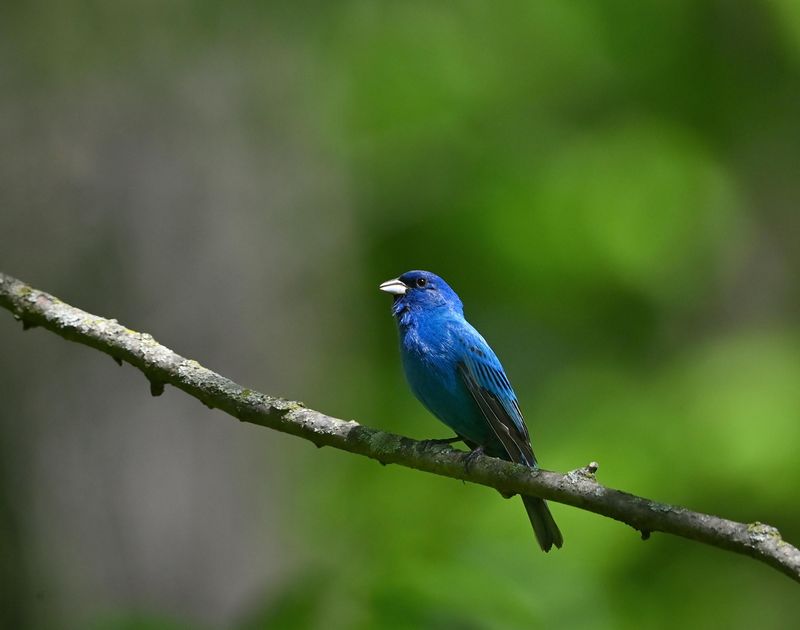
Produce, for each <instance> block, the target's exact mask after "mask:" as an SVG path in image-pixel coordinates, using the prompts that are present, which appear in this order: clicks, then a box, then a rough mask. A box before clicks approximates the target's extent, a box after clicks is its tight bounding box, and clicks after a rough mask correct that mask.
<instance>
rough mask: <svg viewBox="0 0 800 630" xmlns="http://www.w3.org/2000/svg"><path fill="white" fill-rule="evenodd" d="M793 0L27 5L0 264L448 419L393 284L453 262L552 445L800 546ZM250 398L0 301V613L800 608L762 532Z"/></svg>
mask: <svg viewBox="0 0 800 630" xmlns="http://www.w3.org/2000/svg"><path fill="white" fill-rule="evenodd" d="M799 6H800V5H799V4H798V3H797V2H796V0H759V1H755V2H744V1H738V0H734V1H729V2H720V1H714V0H672V1H671V2H655V1H649V0H645V1H643V2H636V3H631V2H627V1H621V0H611V1H610V2H601V3H598V2H588V1H584V0H574V1H570V2H563V1H561V0H545V1H543V2H522V1H508V2H502V3H490V2H478V1H469V2H462V3H443V2H403V3H390V2H377V1H373V0H354V1H350V0H348V1H343V2H303V1H301V2H295V3H265V2H256V1H253V2H245V1H236V0H233V1H231V0H229V1H227V2H212V1H206V2H186V1H177V2H170V3H161V2H141V1H136V2H133V1H128V0H123V1H120V2H113V3H108V2H86V1H77V0H62V1H60V2H53V1H47V0H44V1H36V0H33V1H29V2H24V3H22V2H11V3H6V4H4V6H3V8H2V9H0V85H1V86H2V91H0V146H2V150H1V151H0V269H2V270H3V271H5V272H6V273H10V274H12V275H16V276H18V277H20V278H22V279H23V280H25V281H27V282H30V283H31V284H33V285H34V286H37V287H39V288H42V289H44V290H47V291H49V292H52V293H54V294H55V295H57V296H59V297H61V298H62V299H64V300H66V301H68V302H70V303H73V304H75V305H78V306H80V307H82V308H84V309H86V310H88V311H90V312H94V313H97V314H100V315H103V316H106V317H115V318H117V319H119V320H120V321H121V322H123V323H124V324H126V325H128V326H130V327H132V328H134V329H137V330H143V331H147V332H150V333H152V334H153V335H154V336H155V337H156V338H157V339H158V340H160V341H161V342H163V343H165V344H167V345H168V346H170V347H172V348H173V349H175V350H176V351H177V352H179V353H182V354H184V355H187V356H190V357H192V358H195V359H197V360H199V361H201V362H202V363H204V364H206V365H207V366H209V367H211V368H212V369H215V370H217V371H219V372H222V373H223V374H225V375H227V376H229V377H231V378H233V379H235V380H236V381H238V382H240V383H242V384H244V385H246V386H248V387H253V388H256V389H259V390H261V391H264V392H267V393H270V394H274V395H282V396H286V397H290V398H295V399H299V400H302V401H304V402H305V403H306V404H308V405H310V406H312V407H314V408H316V409H320V410H323V411H325V412H327V413H330V414H332V415H336V416H339V417H342V418H355V419H358V420H359V421H361V422H364V423H366V424H369V425H372V426H376V427H380V428H383V429H387V430H391V431H396V432H400V433H404V434H407V435H410V436H413V437H417V438H426V437H443V436H445V435H447V432H446V430H444V428H443V427H441V426H439V425H438V424H437V423H436V422H435V421H434V420H433V419H432V418H431V417H430V416H429V415H428V414H427V413H426V412H425V411H424V410H423V409H422V408H421V407H420V406H419V405H418V404H417V402H416V401H415V400H414V399H413V398H412V397H411V395H410V393H409V392H408V390H407V388H406V386H405V383H404V382H403V376H402V373H401V370H400V365H399V360H398V356H397V341H396V333H395V329H394V324H393V322H392V320H391V318H390V315H389V298H388V297H387V296H385V295H383V294H380V293H379V292H378V291H377V290H376V288H377V285H378V283H379V282H381V281H383V280H386V279H388V278H391V277H395V276H396V275H398V274H400V273H401V272H403V271H406V270H408V269H411V268H425V269H431V270H434V271H436V272H438V273H439V274H440V275H443V276H444V277H445V278H446V279H448V280H449V281H450V283H451V284H452V285H453V287H454V288H455V289H456V290H457V291H458V292H459V293H460V295H461V297H462V298H463V300H464V302H465V304H466V310H467V315H468V317H469V318H470V319H471V321H472V322H473V323H474V324H476V325H477V327H478V328H479V329H480V330H481V331H482V332H483V333H484V335H485V336H486V337H487V338H488V340H489V341H490V343H492V345H493V346H494V348H495V349H496V351H497V352H498V354H499V355H500V356H501V357H502V359H503V361H504V364H505V367H506V369H507V371H508V372H509V374H510V375H511V379H512V381H513V382H514V384H515V386H516V389H517V392H518V394H519V397H520V399H521V403H522V407H523V409H524V410H525V412H526V416H527V419H528V424H529V426H530V429H531V433H532V435H533V439H534V446H535V448H536V450H537V452H538V453H539V455H540V459H541V460H542V462H543V465H544V466H545V467H547V468H551V469H555V470H562V471H564V470H569V469H572V468H576V467H578V466H582V465H585V464H586V463H587V462H589V461H590V460H593V459H594V460H597V461H599V462H600V464H601V468H600V472H599V478H600V480H601V481H603V482H605V483H607V484H610V485H612V486H615V487H619V488H623V489H625V490H628V491H630V492H634V493H638V494H643V495H645V496H649V497H653V498H657V499H659V500H661V501H666V502H673V503H678V504H683V505H686V506H688V507H691V508H694V509H698V510H701V511H708V512H712V513H717V514H720V515H724V516H726V517H729V518H733V519H737V520H742V521H746V522H751V521H755V520H761V521H765V522H768V523H770V524H773V525H775V526H777V527H779V528H780V530H781V531H782V532H783V534H784V536H785V537H786V538H787V539H788V540H791V541H794V542H795V543H798V542H800V501H798V487H799V485H800V466H798V447H799V446H800V422H799V420H800V327H799V326H798V319H797V318H798V314H800V285H799V284H798V280H800V248H799V247H798V237H799V236H800V213H798V205H799V204H800V168H799V167H800V116H799V115H798V114H799V112H800V10H799V9H798V7H799ZM553 511H554V513H555V516H556V518H557V520H558V522H559V524H560V525H561V528H562V530H563V532H564V535H565V539H566V545H565V547H564V548H563V549H562V550H561V551H558V552H554V553H551V554H549V555H544V554H542V553H540V552H539V551H538V549H537V546H536V544H535V542H534V539H533V536H532V533H531V531H530V526H529V524H528V523H527V519H526V518H525V514H524V510H523V509H522V506H521V505H520V504H519V502H518V501H503V500H502V499H501V498H500V497H499V496H498V495H497V493H495V492H492V491H490V490H487V489H484V488H479V487H472V486H467V485H464V484H461V483H458V482H455V481H452V480H447V479H442V478H436V477H432V476H429V475H424V474H421V473H417V472H413V471H409V470H405V469H401V468H399V467H391V466H390V467H385V468H384V467H381V466H378V465H377V464H375V463H374V462H370V461H368V460H364V459H360V458H357V457H355V456H352V455H348V454H344V453H341V452H336V451H333V450H330V449H323V450H317V449H315V448H313V446H311V445H309V444H307V443H304V442H302V441H300V440H297V439H295V438H291V437H288V436H285V435H282V434H278V433H273V432H270V431H267V430H263V429H258V428H255V427H251V426H246V425H242V424H240V423H238V422H235V421H232V420H231V419H229V418H227V417H226V416H224V415H222V414H221V413H220V412H217V411H211V410H208V409H206V408H205V407H204V406H202V405H201V404H199V403H198V402H197V401H195V400H193V399H191V398H189V397H187V396H185V395H183V394H182V393H180V392H177V391H175V390H174V389H170V388H168V389H167V391H166V393H165V394H164V395H163V396H162V397H160V398H151V396H150V394H149V393H148V384H147V382H146V381H145V379H144V378H143V377H142V376H141V375H140V374H139V373H138V372H136V371H135V370H133V369H132V368H130V367H129V366H124V367H122V368H119V367H117V366H115V365H114V363H113V362H112V361H111V359H109V358H108V357H107V356H104V355H102V354H99V353H97V352H95V351H93V350H89V349H87V348H85V347H81V346H78V345H74V344H68V343H66V342H64V341H62V340H60V339H58V338H57V337H55V336H54V335H52V334H49V333H46V332H43V331H41V330H33V331H29V332H26V333H24V334H23V332H22V330H21V326H20V325H19V323H18V322H15V321H14V320H13V319H12V318H11V317H10V315H8V314H6V315H2V313H0V627H3V628H20V629H24V628H48V629H49V628H55V629H60V628H89V629H102V630H117V629H131V630H133V629H139V628H146V629H150V630H160V629H173V628H198V629H215V628H230V629H234V630H258V629H261V628H325V629H333V630H336V629H346V628H364V629H369V628H441V629H449V628H453V629H455V628H468V629H476V630H479V629H498V630H500V629H506V628H510V629H514V628H526V629H527V628H593V629H598V628H601V629H602V628H641V627H650V628H674V627H704V628H710V627H725V628H752V627H759V628H786V627H792V626H793V625H794V624H796V620H797V618H798V615H800V597H798V591H797V585H796V584H794V583H793V582H791V581H790V580H789V579H787V578H786V577H784V576H782V575H780V574H779V573H777V572H776V571H774V570H772V569H769V568H767V567H766V566H762V565H760V564H758V563H756V562H754V561H752V560H749V559H745V558H742V557H738V556H734V555H732V554H729V553H725V552H722V551H719V550H716V549H712V548H708V547H705V546H703V545H699V544H696V543H692V542H689V541H685V540H682V539H677V538H672V537H668V536H663V535H654V536H653V538H652V539H651V540H650V541H648V542H641V541H640V540H639V538H638V536H637V533H636V532H634V531H633V530H631V529H630V528H628V527H626V526H624V525H621V524H619V523H616V522H613V521H611V520H608V519H604V518H600V517H598V516H595V515H592V514H589V513H585V512H581V511H578V510H575V509H571V508H567V507H564V506H559V505H555V506H554V507H553Z"/></svg>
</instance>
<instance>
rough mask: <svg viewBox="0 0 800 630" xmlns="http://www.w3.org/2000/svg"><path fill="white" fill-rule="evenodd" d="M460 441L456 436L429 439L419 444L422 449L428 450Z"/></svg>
mask: <svg viewBox="0 0 800 630" xmlns="http://www.w3.org/2000/svg"><path fill="white" fill-rule="evenodd" d="M460 441H461V438H460V437H458V436H457V435H456V436H454V437H450V438H431V439H429V440H420V441H419V443H420V444H422V447H423V448H428V447H430V446H441V445H442V444H453V443H455V442H460Z"/></svg>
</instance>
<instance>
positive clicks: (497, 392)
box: [380, 271, 564, 551]
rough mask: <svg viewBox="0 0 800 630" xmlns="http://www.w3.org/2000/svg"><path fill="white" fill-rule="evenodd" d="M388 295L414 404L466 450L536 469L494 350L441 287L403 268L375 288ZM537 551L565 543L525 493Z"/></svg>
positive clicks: (544, 510)
mask: <svg viewBox="0 0 800 630" xmlns="http://www.w3.org/2000/svg"><path fill="white" fill-rule="evenodd" d="M380 290H381V291H385V292H387V293H391V294H392V295H393V296H394V302H393V304H392V315H394V318H395V319H396V320H397V327H398V330H399V332H400V352H401V357H402V361H403V370H404V372H405V375H406V379H407V380H408V383H409V385H410V386H411V390H412V391H413V392H414V395H415V396H416V397H417V398H418V399H419V401H420V402H421V403H422V404H423V405H424V406H425V407H426V408H427V409H428V410H429V411H430V412H431V413H432V414H433V415H434V416H436V417H437V418H438V419H439V420H441V421H442V422H443V423H444V424H446V425H447V426H448V427H450V428H451V429H452V430H453V431H455V433H456V436H457V437H456V438H453V439H451V440H442V441H451V442H452V441H463V442H464V443H465V444H466V445H467V446H468V447H469V448H470V450H471V451H472V453H470V455H468V456H467V464H469V462H470V461H472V459H471V458H472V457H474V456H475V455H476V454H478V453H484V452H485V453H486V454H487V455H490V456H492V457H498V458H500V459H505V460H508V461H512V462H517V463H520V464H525V465H527V466H530V467H531V468H536V467H537V463H536V457H534V455H533V449H532V447H531V441H530V437H529V436H528V429H527V427H526V426H525V421H524V420H523V419H522V412H521V411H520V408H519V404H518V403H517V397H516V395H515V394H514V390H513V389H512V388H511V383H510V382H509V380H508V377H506V374H505V372H504V371H503V366H502V365H500V361H499V360H498V358H497V356H496V355H495V353H494V352H493V351H492V349H491V348H490V347H489V344H487V343H486V341H485V340H484V338H483V337H482V336H481V335H480V333H479V332H478V331H477V330H475V329H474V328H473V327H472V326H471V325H470V324H469V322H467V320H466V319H464V307H463V305H462V303H461V300H460V299H459V297H458V295H456V293H455V291H453V289H451V288H450V287H449V286H448V285H447V283H446V282H445V281H444V280H442V279H441V278H440V277H439V276H437V275H435V274H433V273H430V272H429V271H409V272H407V273H404V274H403V275H402V276H400V277H399V278H396V279H395V280H388V281H386V282H384V283H383V284H381V285H380ZM522 501H523V503H524V504H525V509H526V510H527V512H528V518H530V521H531V525H533V531H534V533H535V534H536V539H537V540H538V542H539V546H540V547H541V548H542V550H543V551H550V549H551V548H552V546H553V545H555V546H556V547H561V545H562V544H563V542H564V540H563V538H562V537H561V532H560V531H559V530H558V526H557V525H556V523H555V521H554V520H553V516H552V514H550V510H549V509H548V507H547V504H546V503H545V502H544V500H543V499H540V498H538V497H530V496H523V497H522Z"/></svg>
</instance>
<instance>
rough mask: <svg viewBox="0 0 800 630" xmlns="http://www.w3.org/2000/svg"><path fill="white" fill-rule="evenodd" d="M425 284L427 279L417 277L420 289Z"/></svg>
mask: <svg viewBox="0 0 800 630" xmlns="http://www.w3.org/2000/svg"><path fill="white" fill-rule="evenodd" d="M426 284H428V281H427V280H425V278H417V286H418V287H419V288H420V289H421V288H422V287H424V286H425V285H426Z"/></svg>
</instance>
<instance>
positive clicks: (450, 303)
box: [379, 271, 464, 320]
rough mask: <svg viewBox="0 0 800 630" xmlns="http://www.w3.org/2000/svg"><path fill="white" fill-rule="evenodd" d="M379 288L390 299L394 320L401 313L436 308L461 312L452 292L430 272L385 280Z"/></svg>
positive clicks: (406, 274) (412, 273) (456, 298)
mask: <svg viewBox="0 0 800 630" xmlns="http://www.w3.org/2000/svg"><path fill="white" fill-rule="evenodd" d="M379 289H380V290H381V291H385V292H386V293H391V294H392V295H393V296H394V303H393V304H392V314H393V315H394V316H395V317H397V318H398V320H400V319H401V318H402V317H403V315H404V314H409V315H410V314H413V313H415V312H419V311H429V310H434V309H440V308H444V309H450V310H453V311H455V312H457V313H459V314H460V315H463V313H464V307H463V305H462V304H461V300H460V299H459V297H458V296H457V295H456V292H455V291H453V289H451V288H450V286H449V285H448V284H447V283H446V282H445V281H444V280H442V279H441V278H440V277H439V276H437V275H436V274H435V273H431V272H430V271H407V272H406V273H404V274H403V275H402V276H400V277H399V278H395V279H394V280H387V281H386V282H384V283H383V284H381V285H380V287H379Z"/></svg>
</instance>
